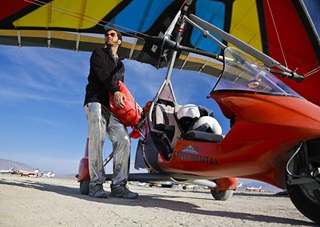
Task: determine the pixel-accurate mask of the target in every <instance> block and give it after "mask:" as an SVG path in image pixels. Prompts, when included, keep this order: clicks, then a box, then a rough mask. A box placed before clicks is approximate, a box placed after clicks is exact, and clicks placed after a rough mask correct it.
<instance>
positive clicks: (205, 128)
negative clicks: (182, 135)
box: [192, 116, 222, 135]
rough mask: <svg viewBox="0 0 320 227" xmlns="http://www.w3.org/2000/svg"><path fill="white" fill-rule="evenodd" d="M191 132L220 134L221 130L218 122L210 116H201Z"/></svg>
mask: <svg viewBox="0 0 320 227" xmlns="http://www.w3.org/2000/svg"><path fill="white" fill-rule="evenodd" d="M192 129H193V130H196V131H202V132H212V133H214V134H219V135H221V134H222V128H221V126H220V124H219V122H218V121H217V120H216V119H215V118H213V117H211V116H203V117H200V118H199V120H197V121H196V122H195V123H194V125H193V127H192Z"/></svg>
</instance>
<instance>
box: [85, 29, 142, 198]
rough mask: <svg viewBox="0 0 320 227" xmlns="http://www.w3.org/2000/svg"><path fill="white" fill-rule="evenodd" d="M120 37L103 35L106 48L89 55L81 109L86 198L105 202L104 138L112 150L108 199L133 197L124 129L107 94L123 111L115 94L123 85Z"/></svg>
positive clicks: (110, 31) (110, 32)
mask: <svg viewBox="0 0 320 227" xmlns="http://www.w3.org/2000/svg"><path fill="white" fill-rule="evenodd" d="M121 43H122V35H121V33H120V32H119V31H117V30H116V29H114V28H109V29H107V30H106V32H105V44H106V48H100V49H96V50H94V51H93V53H92V55H91V58H90V73H89V76H88V85H87V86H86V95H85V101H84V109H85V113H86V117H87V119H88V136H89V146H88V150H89V152H88V162H89V173H90V184H89V196H93V197H97V198H106V197H107V196H108V194H107V192H106V191H104V190H103V183H104V182H105V172H104V166H103V159H102V149H103V145H104V140H105V137H106V136H108V138H109V139H110V141H111V143H112V149H113V176H112V179H111V196H113V197H118V198H128V199H135V198H137V197H138V194H137V193H134V192H131V191H130V190H129V189H128V188H127V186H126V185H127V180H128V175H129V165H130V163H129V161H130V160H129V159H130V137H129V134H128V131H127V128H126V126H125V125H124V124H123V123H121V121H120V120H119V119H118V118H117V117H116V116H115V115H114V114H113V113H112V112H111V111H110V107H109V106H110V104H109V92H110V93H111V94H113V97H114V103H115V106H116V107H118V108H123V107H124V105H125V103H124V101H125V96H124V94H123V93H121V92H120V91H119V86H118V85H117V84H116V82H118V81H122V82H123V81H124V70H125V69H124V65H123V63H122V62H121V60H120V59H119V56H118V48H119V46H120V45H121Z"/></svg>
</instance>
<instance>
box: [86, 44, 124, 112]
mask: <svg viewBox="0 0 320 227" xmlns="http://www.w3.org/2000/svg"><path fill="white" fill-rule="evenodd" d="M117 81H122V82H124V66H123V64H122V62H121V61H120V60H118V61H117V62H116V61H115V59H114V58H113V55H112V53H111V51H110V50H108V49H106V48H100V49H96V50H94V51H93V52H92V55H91V57H90V73H89V76H88V85H87V86H86V96H85V100H84V105H85V104H87V103H90V102H99V103H101V104H103V105H104V106H105V107H107V108H109V105H110V104H109V91H110V92H111V93H112V94H114V93H115V92H116V91H119V86H118V85H117V84H116V82H117Z"/></svg>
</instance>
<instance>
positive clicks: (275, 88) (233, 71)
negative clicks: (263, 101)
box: [214, 47, 300, 97]
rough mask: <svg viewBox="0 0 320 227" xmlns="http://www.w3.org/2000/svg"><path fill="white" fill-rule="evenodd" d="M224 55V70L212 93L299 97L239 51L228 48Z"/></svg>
mask: <svg viewBox="0 0 320 227" xmlns="http://www.w3.org/2000/svg"><path fill="white" fill-rule="evenodd" d="M224 53H225V55H224V63H225V66H224V70H223V72H222V75H221V76H220V78H219V80H218V82H217V84H216V85H215V87H214V91H218V90H244V91H253V92H259V93H260V92H261V93H270V94H276V95H290V96H297V97H300V96H299V95H298V94H297V93H296V92H295V91H293V90H292V89H291V88H289V87H288V86H287V85H285V84H284V83H283V82H282V81H281V80H279V79H278V78H277V77H275V76H273V75H272V74H271V73H270V72H268V71H267V70H266V69H265V68H263V67H261V66H260V65H258V64H257V63H256V62H254V61H253V60H252V59H251V58H249V56H248V55H246V54H245V53H244V52H242V51H241V50H239V49H237V48H234V47H228V48H227V49H225V51H224Z"/></svg>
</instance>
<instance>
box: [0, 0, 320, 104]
mask: <svg viewBox="0 0 320 227" xmlns="http://www.w3.org/2000/svg"><path fill="white" fill-rule="evenodd" d="M184 2H185V1H184V0H161V1H158V0H68V1H65V0H7V1H6V4H5V5H3V6H2V7H1V8H0V45H17V46H39V47H51V48H62V49H69V50H75V51H92V50H93V49H94V48H98V47H101V46H102V45H103V44H104V38H103V33H104V28H105V27H106V26H114V27H115V28H117V29H119V30H121V31H122V32H123V34H124V43H123V45H122V46H121V50H120V55H121V56H122V57H124V58H128V59H132V60H137V61H140V62H144V63H148V64H152V65H154V66H156V67H166V66H167V65H168V61H169V60H170V56H171V54H170V52H171V51H170V50H163V48H162V47H161V45H160V46H159V45H155V44H152V43H150V42H145V41H144V39H142V38H141V37H143V34H147V35H152V36H162V35H163V34H164V33H165V32H166V30H167V29H168V26H169V25H170V23H171V21H172V20H173V19H174V17H175V15H176V13H177V12H178V11H179V9H181V7H182V6H183V4H184ZM187 2H192V3H191V5H190V6H189V8H188V13H192V14H194V15H196V16H198V17H200V18H201V19H203V20H205V21H208V22H209V23H211V24H213V25H215V26H217V27H218V28H221V29H223V30H224V31H226V32H228V33H230V34H231V35H233V36H235V37H237V38H239V39H240V40H242V41H243V42H245V43H247V44H249V45H251V46H253V47H254V48H256V49H258V50H260V51H263V52H264V53H266V54H267V55H269V56H271V57H272V58H273V59H276V60H277V61H278V62H280V63H281V64H283V65H284V66H286V67H288V68H291V69H294V68H297V72H299V73H302V74H305V76H306V79H305V80H304V81H303V82H300V83H297V82H295V81H289V80H288V79H283V81H284V82H285V83H287V84H288V85H289V86H291V87H292V88H293V89H294V90H296V91H297V92H298V93H300V94H301V95H302V96H304V97H305V98H306V99H308V100H310V101H312V102H314V103H315V104H317V105H320V93H319V92H317V90H318V86H319V85H320V41H319V35H318V34H319V31H320V17H319V11H320V2H319V1H314V0H296V1H292V0H281V1H278V0H193V1H187ZM176 35H177V29H175V30H174V31H173V34H172V39H175V37H176ZM217 39H218V40H220V41H222V40H221V39H220V38H218V37H217ZM224 43H225V44H226V45H231V44H229V43H226V42H225V41H224ZM181 44H182V45H184V46H187V47H190V48H197V49H200V50H205V51H207V52H210V53H213V54H221V48H220V47H219V46H218V45H217V44H215V43H213V42H212V41H211V40H209V39H208V38H206V37H205V36H204V34H203V33H202V32H201V31H200V30H198V29H197V28H193V27H192V26H190V25H187V26H186V28H185V30H184V35H183V38H182V40H181ZM174 67H175V68H178V69H183V70H193V71H197V72H202V73H206V74H210V75H213V76H218V75H219V73H220V72H221V70H222V65H221V63H220V62H218V61H216V60H214V59H212V58H209V57H204V56H201V55H199V54H192V53H190V52H188V51H179V52H178V54H177V60H176V62H175V65H174Z"/></svg>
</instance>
